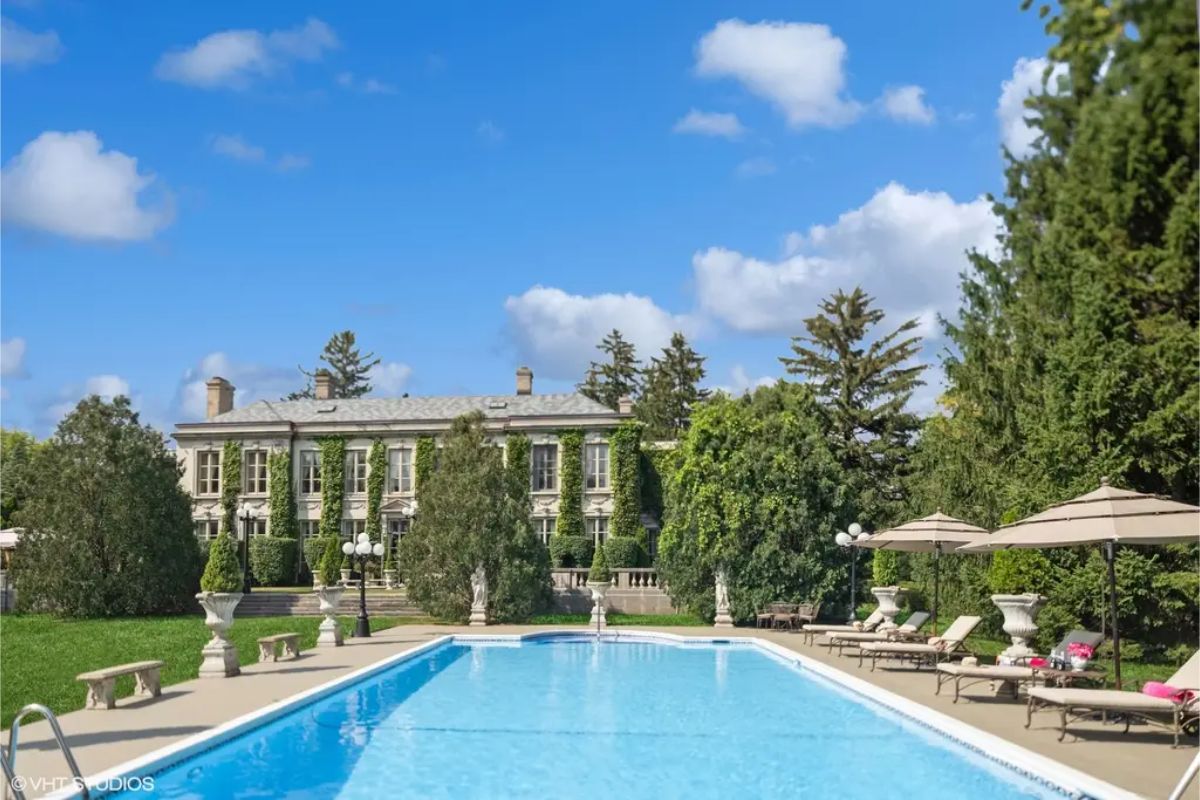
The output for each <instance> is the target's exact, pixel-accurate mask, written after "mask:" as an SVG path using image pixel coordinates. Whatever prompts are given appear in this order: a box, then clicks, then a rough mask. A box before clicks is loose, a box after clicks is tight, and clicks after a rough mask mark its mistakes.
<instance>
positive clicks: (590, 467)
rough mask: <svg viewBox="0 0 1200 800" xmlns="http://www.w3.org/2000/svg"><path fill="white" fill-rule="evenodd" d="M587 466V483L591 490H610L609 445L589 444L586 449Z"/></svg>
mask: <svg viewBox="0 0 1200 800" xmlns="http://www.w3.org/2000/svg"><path fill="white" fill-rule="evenodd" d="M584 457H585V458H586V461H585V462H584V463H586V464H587V483H586V486H587V488H589V489H607V488H608V445H606V444H589V445H588V446H587V447H586V448H585V449H584Z"/></svg>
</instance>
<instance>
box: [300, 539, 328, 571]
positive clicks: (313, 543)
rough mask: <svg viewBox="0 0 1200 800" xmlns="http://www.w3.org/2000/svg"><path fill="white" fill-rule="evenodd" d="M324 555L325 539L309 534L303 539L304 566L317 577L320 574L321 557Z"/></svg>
mask: <svg viewBox="0 0 1200 800" xmlns="http://www.w3.org/2000/svg"><path fill="white" fill-rule="evenodd" d="M324 555H325V540H324V539H323V538H321V537H320V536H310V537H308V538H307V539H305V540H304V566H306V567H308V571H309V572H311V573H312V574H313V577H317V576H319V575H320V574H321V558H322V557H323V556H324Z"/></svg>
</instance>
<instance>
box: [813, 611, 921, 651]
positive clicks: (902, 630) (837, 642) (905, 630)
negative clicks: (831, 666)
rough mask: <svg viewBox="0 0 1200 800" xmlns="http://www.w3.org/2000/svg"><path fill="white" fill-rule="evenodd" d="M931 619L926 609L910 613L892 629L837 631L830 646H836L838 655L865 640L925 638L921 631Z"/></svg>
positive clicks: (830, 639) (888, 640)
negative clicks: (902, 622)
mask: <svg viewBox="0 0 1200 800" xmlns="http://www.w3.org/2000/svg"><path fill="white" fill-rule="evenodd" d="M928 621H929V614H928V613H927V612H925V611H914V612H913V613H912V614H909V616H908V619H906V620H905V621H904V624H903V625H899V626H897V627H895V628H892V629H890V630H884V631H881V630H876V631H873V632H871V631H865V632H859V631H852V632H850V633H835V634H832V635H831V636H830V637H829V647H830V648H833V647H836V648H837V649H838V655H839V656H840V655H841V654H842V650H843V649H845V648H847V647H859V646H860V645H862V643H863V642H904V641H912V640H914V639H915V640H917V641H920V640H921V639H924V638H925V637H924V635H923V634H922V633H921V628H922V627H923V626H924V625H925V623H926V622H928Z"/></svg>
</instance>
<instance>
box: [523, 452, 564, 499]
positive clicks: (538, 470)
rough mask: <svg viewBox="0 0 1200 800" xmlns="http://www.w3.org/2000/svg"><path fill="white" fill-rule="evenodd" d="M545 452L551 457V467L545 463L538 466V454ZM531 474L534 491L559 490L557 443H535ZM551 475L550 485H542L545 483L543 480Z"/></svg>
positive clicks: (531, 460)
mask: <svg viewBox="0 0 1200 800" xmlns="http://www.w3.org/2000/svg"><path fill="white" fill-rule="evenodd" d="M539 453H545V454H547V455H548V457H549V469H547V468H546V467H545V465H543V466H541V467H539V466H538V454H539ZM530 464H531V467H530V476H531V480H532V486H533V491H534V492H557V491H558V471H559V463H558V445H557V444H535V445H533V451H532V453H531V454H530ZM547 473H548V475H549V482H548V483H549V485H540V484H543V483H545V481H544V480H543V479H544V478H546V477H547Z"/></svg>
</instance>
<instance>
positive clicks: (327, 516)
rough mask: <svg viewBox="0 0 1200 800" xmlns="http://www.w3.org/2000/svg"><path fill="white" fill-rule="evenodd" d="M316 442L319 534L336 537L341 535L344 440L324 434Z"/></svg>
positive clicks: (343, 489) (344, 461) (343, 490)
mask: <svg viewBox="0 0 1200 800" xmlns="http://www.w3.org/2000/svg"><path fill="white" fill-rule="evenodd" d="M318 443H319V445H320V447H321V535H322V536H330V537H333V538H335V539H336V538H337V537H339V536H341V535H342V504H343V501H344V495H343V492H345V489H346V486H345V484H344V483H343V482H342V481H343V479H344V477H345V471H346V440H345V439H343V438H342V437H341V436H326V437H324V438H322V439H320V440H318Z"/></svg>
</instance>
